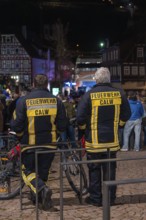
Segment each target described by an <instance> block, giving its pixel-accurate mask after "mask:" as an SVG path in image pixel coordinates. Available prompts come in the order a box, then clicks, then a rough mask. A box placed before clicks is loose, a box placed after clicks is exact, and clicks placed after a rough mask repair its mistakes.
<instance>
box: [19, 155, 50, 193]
mask: <svg viewBox="0 0 146 220" xmlns="http://www.w3.org/2000/svg"><path fill="white" fill-rule="evenodd" d="M53 159H54V153H47V154H39V155H38V192H40V191H41V189H43V187H44V186H45V182H46V181H47V180H48V174H49V169H50V167H51V164H52V161H53ZM22 178H23V180H24V182H25V184H26V185H27V186H29V188H30V189H31V191H32V192H33V193H34V194H36V173H35V152H24V153H22Z"/></svg>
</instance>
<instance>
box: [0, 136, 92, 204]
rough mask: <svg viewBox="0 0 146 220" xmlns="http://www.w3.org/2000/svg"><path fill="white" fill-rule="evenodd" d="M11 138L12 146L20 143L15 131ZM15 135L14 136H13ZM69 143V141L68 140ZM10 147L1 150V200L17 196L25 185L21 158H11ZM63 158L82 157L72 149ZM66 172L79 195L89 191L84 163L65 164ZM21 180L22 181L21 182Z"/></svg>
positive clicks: (74, 159) (76, 159) (67, 159)
mask: <svg viewBox="0 0 146 220" xmlns="http://www.w3.org/2000/svg"><path fill="white" fill-rule="evenodd" d="M10 137H11V139H13V141H12V143H13V145H11V147H12V146H13V147H14V146H16V145H18V144H19V142H18V140H17V138H16V135H15V133H12V132H11V133H10ZM12 137H13V138H12ZM68 144H69V142H68ZM9 150H10V147H9V146H8V147H6V148H5V152H4V151H2V152H0V200H7V199H12V198H14V197H15V196H17V195H19V194H20V190H21V188H20V187H21V186H22V188H23V187H24V182H23V180H20V176H21V175H20V158H15V159H14V160H10V159H9V158H8V151H9ZM63 155H64V156H63V158H64V160H65V161H68V162H69V161H70V160H71V161H74V162H76V161H79V160H80V158H79V156H78V155H77V153H76V152H75V151H71V154H70V156H69V157H66V156H65V153H63ZM64 172H65V174H66V178H67V180H68V182H69V184H70V186H71V188H72V189H73V191H74V192H75V193H76V194H77V196H80V195H81V194H82V195H85V194H86V193H87V192H88V191H87V178H86V173H85V170H84V168H83V166H82V165H79V164H74V165H71V166H69V165H65V166H64ZM80 175H81V178H82V183H83V187H82V189H83V190H82V192H81V193H80ZM20 181H22V183H21V184H20Z"/></svg>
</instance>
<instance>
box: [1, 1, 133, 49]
mask: <svg viewBox="0 0 146 220" xmlns="http://www.w3.org/2000/svg"><path fill="white" fill-rule="evenodd" d="M20 2H21V0H20ZM0 12H1V13H0V28H1V27H3V26H9V25H19V26H21V25H24V24H26V25H29V27H30V28H32V29H35V27H36V28H37V29H39V23H40V20H41V22H42V23H48V24H52V23H55V22H56V21H57V19H58V18H60V20H61V21H62V23H64V24H67V23H69V33H68V41H69V44H70V45H71V46H72V47H74V48H75V45H76V44H79V45H80V48H81V49H82V50H84V51H88V50H91V51H96V50H97V49H98V44H99V42H100V41H102V40H104V39H106V38H108V39H109V41H110V42H112V43H113V42H115V41H118V39H119V37H120V36H121V35H122V34H123V32H124V31H125V29H126V27H127V21H128V17H129V15H128V13H127V12H123V13H121V12H118V11H117V10H115V9H113V8H111V7H109V6H106V7H104V8H103V7H94V6H88V7H87V6H85V7H79V8H78V7H71V8H67V7H60V8H52V7H51V8H49V7H48V8H45V9H43V12H42V15H41V13H40V10H39V9H38V8H37V7H34V6H29V7H28V6H27V5H25V4H24V5H23V4H19V6H18V5H15V4H5V5H4V6H1V7H0Z"/></svg>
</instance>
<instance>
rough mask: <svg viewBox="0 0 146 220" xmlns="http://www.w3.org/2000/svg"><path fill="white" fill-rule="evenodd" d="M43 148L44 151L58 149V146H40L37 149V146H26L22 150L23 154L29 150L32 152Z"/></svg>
mask: <svg viewBox="0 0 146 220" xmlns="http://www.w3.org/2000/svg"><path fill="white" fill-rule="evenodd" d="M41 148H43V149H45V148H46V149H56V148H57V146H56V145H54V146H53V145H51V146H50V145H48V146H46V145H45V147H44V146H43V145H42V146H41V145H40V146H39V147H35V146H31V147H28V146H26V147H22V148H21V152H24V151H27V150H31V149H41Z"/></svg>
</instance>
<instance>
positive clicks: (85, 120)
mask: <svg viewBox="0 0 146 220" xmlns="http://www.w3.org/2000/svg"><path fill="white" fill-rule="evenodd" d="M95 79H96V86H94V87H93V88H92V89H91V90H90V91H88V92H87V93H85V95H84V96H83V97H82V99H81V100H80V102H79V104H78V108H77V123H78V125H79V126H80V129H83V130H84V133H85V149H86V152H87V160H89V161H90V160H98V159H107V158H108V149H109V148H110V158H116V153H117V151H118V150H119V148H120V147H119V140H118V127H119V126H123V125H124V124H125V122H126V121H127V120H128V119H129V118H130V115H131V111H130V106H129V103H128V100H127V97H126V96H125V94H124V92H123V90H121V89H117V88H114V87H112V85H111V84H110V71H109V69H108V68H104V67H101V68H98V69H97V71H96V72H95ZM107 167H108V164H107V163H102V162H101V163H89V164H88V168H89V190H88V191H89V196H88V197H86V198H85V202H86V203H88V204H92V205H95V206H101V205H102V177H103V180H109V179H108V168H107ZM115 178H116V162H111V163H110V180H115ZM115 198H116V186H112V187H111V188H110V204H111V205H113V204H114V202H115Z"/></svg>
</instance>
